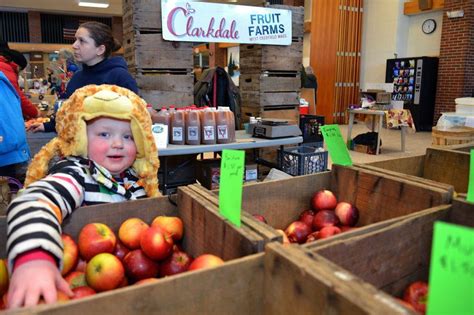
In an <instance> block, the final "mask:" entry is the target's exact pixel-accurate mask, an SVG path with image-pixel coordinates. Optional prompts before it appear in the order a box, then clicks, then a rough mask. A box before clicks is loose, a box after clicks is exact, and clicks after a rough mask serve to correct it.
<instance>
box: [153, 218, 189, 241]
mask: <svg viewBox="0 0 474 315" xmlns="http://www.w3.org/2000/svg"><path fill="white" fill-rule="evenodd" d="M151 226H158V227H161V228H162V229H163V230H165V231H167V232H168V233H170V234H171V237H172V238H173V241H179V240H180V239H182V238H183V231H184V227H183V221H181V219H180V218H178V217H167V216H158V217H156V218H155V219H153V222H151Z"/></svg>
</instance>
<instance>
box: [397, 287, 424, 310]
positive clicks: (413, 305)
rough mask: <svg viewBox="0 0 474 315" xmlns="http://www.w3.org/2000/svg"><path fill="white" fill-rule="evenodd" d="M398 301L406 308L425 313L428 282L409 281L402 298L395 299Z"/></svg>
mask: <svg viewBox="0 0 474 315" xmlns="http://www.w3.org/2000/svg"><path fill="white" fill-rule="evenodd" d="M397 300H398V302H399V303H400V304H402V305H404V306H406V307H407V308H409V309H411V310H413V311H415V312H417V313H419V314H425V313H426V304H427V303H428V283H426V282H424V281H415V282H413V283H411V284H410V285H409V286H408V287H407V288H406V289H405V292H404V293H403V299H397Z"/></svg>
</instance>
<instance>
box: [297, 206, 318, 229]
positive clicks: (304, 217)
mask: <svg viewBox="0 0 474 315" xmlns="http://www.w3.org/2000/svg"><path fill="white" fill-rule="evenodd" d="M315 214H316V213H315V212H314V211H313V210H305V211H303V212H302V213H301V214H300V218H299V220H300V221H301V222H303V223H306V224H307V225H309V227H311V228H313V220H314V216H315Z"/></svg>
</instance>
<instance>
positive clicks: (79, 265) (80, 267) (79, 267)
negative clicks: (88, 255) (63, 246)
mask: <svg viewBox="0 0 474 315" xmlns="http://www.w3.org/2000/svg"><path fill="white" fill-rule="evenodd" d="M86 266H87V262H86V261H85V260H84V259H82V258H81V257H79V261H78V262H77V266H76V269H74V271H82V272H86Z"/></svg>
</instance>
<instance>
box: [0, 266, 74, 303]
mask: <svg viewBox="0 0 474 315" xmlns="http://www.w3.org/2000/svg"><path fill="white" fill-rule="evenodd" d="M57 290H60V291H63V292H64V293H66V294H67V295H68V296H72V295H73V292H72V291H71V288H70V287H69V284H68V283H67V282H66V280H64V279H63V277H62V276H61V273H60V272H59V269H58V268H57V267H56V266H55V265H54V264H52V263H51V262H49V261H47V260H32V261H29V262H27V263H24V264H22V265H20V266H19V267H17V268H16V269H15V271H14V272H13V275H12V277H11V280H10V288H9V290H8V305H7V307H8V308H17V307H21V306H33V305H36V304H38V302H39V300H40V298H41V297H43V300H44V301H45V302H46V303H47V304H49V303H54V302H56V299H57Z"/></svg>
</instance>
